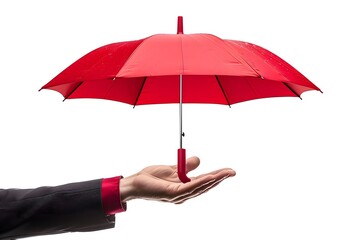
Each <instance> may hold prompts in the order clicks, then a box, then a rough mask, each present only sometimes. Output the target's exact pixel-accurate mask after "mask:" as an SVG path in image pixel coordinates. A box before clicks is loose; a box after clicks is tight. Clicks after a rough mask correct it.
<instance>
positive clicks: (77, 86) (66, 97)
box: [63, 82, 84, 102]
mask: <svg viewBox="0 0 360 240" xmlns="http://www.w3.org/2000/svg"><path fill="white" fill-rule="evenodd" d="M83 83H84V82H79V84H78V85H76V87H74V88H73V90H71V92H70V93H69V94H68V95H67V96H65V97H64V100H63V102H64V101H65V100H66V99H68V98H69V97H70V96H71V94H73V93H74V92H75V91H76V89H78V88H79V87H80V85H81V84H83Z"/></svg>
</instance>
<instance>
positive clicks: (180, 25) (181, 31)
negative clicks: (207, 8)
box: [177, 16, 184, 34]
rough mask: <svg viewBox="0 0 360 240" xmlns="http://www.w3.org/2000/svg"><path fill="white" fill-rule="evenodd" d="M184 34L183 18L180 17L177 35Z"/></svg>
mask: <svg viewBox="0 0 360 240" xmlns="http://www.w3.org/2000/svg"><path fill="white" fill-rule="evenodd" d="M183 33H184V27H183V17H182V16H178V25H177V34H183Z"/></svg>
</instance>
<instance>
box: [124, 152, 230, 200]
mask: <svg viewBox="0 0 360 240" xmlns="http://www.w3.org/2000/svg"><path fill="white" fill-rule="evenodd" d="M199 164H200V159H199V158H197V157H191V158H188V159H187V160H186V171H187V173H188V172H190V171H192V170H194V169H196V168H197V167H198V166H199ZM235 174H236V173H235V171H234V170H232V169H230V168H224V169H219V170H216V171H213V172H210V173H207V174H202V175H200V176H197V177H192V178H190V179H191V181H190V182H187V183H182V182H181V181H180V180H179V178H178V175H177V166H176V165H174V166H165V165H157V166H150V167H146V168H144V169H143V170H141V171H140V172H138V173H136V174H134V175H132V176H129V177H126V178H123V179H121V181H120V196H121V200H122V201H124V202H126V201H129V200H132V199H147V200H157V201H163V202H171V203H175V204H180V203H183V202H185V201H186V200H188V199H190V198H193V197H197V196H199V195H201V194H203V193H205V192H207V191H209V190H210V189H211V188H213V187H215V186H216V185H218V184H219V183H220V182H222V181H223V180H225V179H226V178H228V177H233V176H235Z"/></svg>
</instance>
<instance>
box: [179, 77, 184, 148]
mask: <svg viewBox="0 0 360 240" xmlns="http://www.w3.org/2000/svg"><path fill="white" fill-rule="evenodd" d="M182 101H183V99H182V74H180V101H179V118H180V119H179V123H180V148H182V137H183V131H182Z"/></svg>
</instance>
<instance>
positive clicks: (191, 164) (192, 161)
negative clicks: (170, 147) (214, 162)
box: [186, 157, 200, 173]
mask: <svg viewBox="0 0 360 240" xmlns="http://www.w3.org/2000/svg"><path fill="white" fill-rule="evenodd" d="M199 165H200V159H199V158H198V157H190V158H188V159H186V173H188V172H190V171H192V170H194V169H196V168H197V167H198V166H199Z"/></svg>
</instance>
